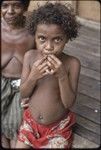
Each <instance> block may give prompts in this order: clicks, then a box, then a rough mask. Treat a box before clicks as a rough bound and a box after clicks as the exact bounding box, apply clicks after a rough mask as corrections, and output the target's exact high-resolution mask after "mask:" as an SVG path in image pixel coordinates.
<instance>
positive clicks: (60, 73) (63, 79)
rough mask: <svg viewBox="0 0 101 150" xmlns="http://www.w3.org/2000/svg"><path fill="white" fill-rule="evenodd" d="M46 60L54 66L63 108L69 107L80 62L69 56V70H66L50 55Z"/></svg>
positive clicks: (73, 99) (73, 96)
mask: <svg viewBox="0 0 101 150" xmlns="http://www.w3.org/2000/svg"><path fill="white" fill-rule="evenodd" d="M48 60H49V61H50V62H51V64H52V65H53V66H54V69H53V70H54V73H55V74H56V76H57V78H58V81H59V88H60V96H61V100H62V102H63V104H64V106H65V108H70V107H71V106H72V105H73V103H74V101H75V98H76V93H77V85H78V79H79V73H80V62H79V60H78V59H75V58H71V60H70V62H69V63H67V64H66V65H69V70H66V69H65V67H64V65H63V64H62V62H61V61H60V60H59V59H58V58H56V57H55V56H54V55H51V56H50V58H49V57H48Z"/></svg>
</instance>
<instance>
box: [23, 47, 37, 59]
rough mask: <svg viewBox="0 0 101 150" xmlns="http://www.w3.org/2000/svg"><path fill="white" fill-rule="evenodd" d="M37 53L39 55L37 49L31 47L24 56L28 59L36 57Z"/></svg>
mask: <svg viewBox="0 0 101 150" xmlns="http://www.w3.org/2000/svg"><path fill="white" fill-rule="evenodd" d="M36 55H37V50H34V49H31V50H29V51H27V52H26V53H25V55H24V57H25V58H26V59H29V58H32V57H35V56H36Z"/></svg>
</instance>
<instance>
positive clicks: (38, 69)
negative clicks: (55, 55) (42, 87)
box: [20, 52, 47, 98]
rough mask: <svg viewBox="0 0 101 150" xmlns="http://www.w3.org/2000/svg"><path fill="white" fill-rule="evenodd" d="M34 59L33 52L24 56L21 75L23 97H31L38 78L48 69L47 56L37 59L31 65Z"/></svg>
mask: <svg viewBox="0 0 101 150" xmlns="http://www.w3.org/2000/svg"><path fill="white" fill-rule="evenodd" d="M32 59H34V56H33V53H32V54H31V52H27V53H26V54H25V56H24V62H23V69H22V75H21V87H20V90H21V96H22V98H27V97H30V96H31V95H32V93H33V90H34V87H35V86H36V82H37V80H38V79H40V78H42V77H43V76H45V75H46V74H47V73H46V72H45V70H46V69H47V66H46V63H45V59H46V58H45V57H43V58H42V59H40V60H37V61H36V62H35V63H33V65H32V67H31V64H30V62H31V60H32Z"/></svg>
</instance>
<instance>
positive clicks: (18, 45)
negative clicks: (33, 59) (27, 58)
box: [1, 34, 32, 76]
mask: <svg viewBox="0 0 101 150" xmlns="http://www.w3.org/2000/svg"><path fill="white" fill-rule="evenodd" d="M31 48H32V43H31V42H30V41H29V39H27V36H24V37H23V36H22V35H20V34H18V35H16V36H15V35H12V36H10V35H9V36H8V35H6V34H4V35H2V41H1V66H2V72H3V73H4V75H5V76H13V75H14V76H20V74H21V70H22V62H23V56H24V54H25V52H26V51H27V50H29V49H31ZM15 66H16V67H15Z"/></svg>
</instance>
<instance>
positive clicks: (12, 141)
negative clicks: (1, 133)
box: [10, 140, 17, 149]
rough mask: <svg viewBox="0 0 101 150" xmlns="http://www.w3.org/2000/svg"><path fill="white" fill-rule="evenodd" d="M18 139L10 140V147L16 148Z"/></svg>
mask: <svg viewBox="0 0 101 150" xmlns="http://www.w3.org/2000/svg"><path fill="white" fill-rule="evenodd" d="M16 142H17V141H16V140H10V148H13V149H14V148H15V146H16Z"/></svg>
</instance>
